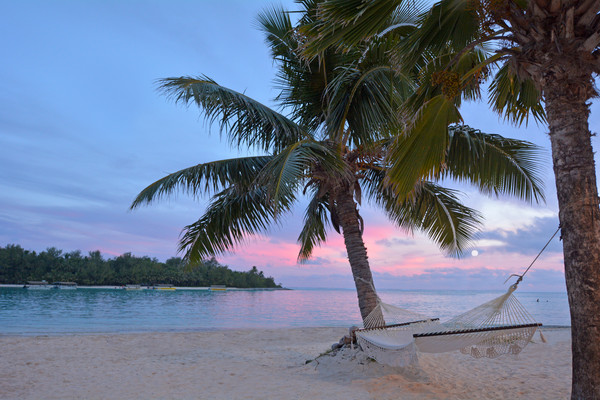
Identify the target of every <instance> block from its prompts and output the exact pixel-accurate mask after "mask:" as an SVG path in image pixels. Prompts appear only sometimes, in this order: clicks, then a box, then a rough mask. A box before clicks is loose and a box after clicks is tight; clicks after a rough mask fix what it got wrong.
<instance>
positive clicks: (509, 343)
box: [356, 284, 541, 367]
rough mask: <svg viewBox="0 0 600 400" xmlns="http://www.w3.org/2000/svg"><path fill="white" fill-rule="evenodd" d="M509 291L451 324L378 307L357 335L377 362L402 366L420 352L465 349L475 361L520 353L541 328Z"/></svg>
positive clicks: (362, 345) (455, 318)
mask: <svg viewBox="0 0 600 400" xmlns="http://www.w3.org/2000/svg"><path fill="white" fill-rule="evenodd" d="M516 289H517V285H516V284H515V285H512V286H511V287H510V288H509V289H508V292H506V293H505V294H503V295H502V296H500V297H497V298H495V299H493V300H491V301H489V302H487V303H485V304H482V305H480V306H479V307H476V308H474V309H472V310H470V311H467V312H465V313H464V314H461V315H459V316H457V317H454V318H452V319H451V320H449V321H447V322H444V323H440V322H439V320H438V319H432V318H428V317H426V316H424V315H422V314H418V313H414V312H411V311H408V310H404V309H402V308H399V307H394V306H391V305H389V304H385V303H382V302H381V301H379V302H378V305H377V307H375V309H374V310H373V311H372V312H371V313H370V314H369V315H368V316H367V318H365V321H364V328H363V329H359V330H358V331H356V338H357V340H358V343H359V345H360V346H361V348H362V349H363V351H365V352H366V353H367V355H368V356H369V357H371V358H373V359H375V360H376V361H377V362H379V363H382V364H388V365H391V366H396V367H403V366H407V365H410V364H413V363H415V362H416V361H417V351H419V352H423V353H443V352H447V351H454V350H460V351H461V352H462V353H464V354H469V355H471V356H473V357H476V358H480V357H488V358H495V357H498V356H500V355H502V354H513V355H516V354H519V353H520V352H521V350H523V348H524V347H525V346H526V345H527V344H528V343H529V341H530V340H531V338H532V337H533V335H534V333H535V331H536V329H537V328H538V327H539V326H541V324H539V323H537V322H536V321H535V320H534V319H533V317H532V316H531V314H529V313H528V312H527V310H525V308H524V307H523V306H522V305H521V303H519V301H518V300H517V299H516V298H515V297H514V296H513V294H512V293H513V292H514V291H515V290H516Z"/></svg>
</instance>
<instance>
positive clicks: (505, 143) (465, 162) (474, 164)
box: [442, 125, 545, 202]
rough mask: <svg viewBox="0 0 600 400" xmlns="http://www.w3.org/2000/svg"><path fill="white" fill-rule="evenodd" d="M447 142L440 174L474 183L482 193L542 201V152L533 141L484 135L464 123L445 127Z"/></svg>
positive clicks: (543, 199)
mask: <svg viewBox="0 0 600 400" xmlns="http://www.w3.org/2000/svg"><path fill="white" fill-rule="evenodd" d="M449 133H450V143H449V147H448V155H447V157H446V169H445V170H444V171H443V173H442V176H448V177H452V178H454V179H457V180H458V181H461V182H468V183H471V184H473V185H475V186H476V187H477V188H478V189H479V190H480V191H481V192H483V193H486V194H493V195H499V194H507V195H510V196H514V197H516V198H518V199H521V200H525V201H528V202H533V201H535V202H543V201H545V197H544V184H543V179H542V176H541V175H542V170H543V166H544V162H543V159H544V157H543V156H544V154H543V152H542V149H541V148H540V147H538V146H536V145H534V144H533V143H530V142H527V141H523V140H516V139H507V138H504V137H502V136H500V135H492V134H486V133H483V132H481V131H479V130H476V129H473V128H471V127H469V126H466V125H453V126H450V127H449Z"/></svg>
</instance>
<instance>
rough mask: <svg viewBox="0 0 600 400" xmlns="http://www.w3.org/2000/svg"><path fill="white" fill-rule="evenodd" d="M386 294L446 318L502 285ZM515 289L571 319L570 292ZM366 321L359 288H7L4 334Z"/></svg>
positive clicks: (549, 321) (544, 317) (538, 310)
mask: <svg viewBox="0 0 600 400" xmlns="http://www.w3.org/2000/svg"><path fill="white" fill-rule="evenodd" d="M379 294H380V296H381V298H382V300H383V301H384V302H386V303H389V304H393V305H396V306H399V307H402V308H407V309H409V310H413V311H416V312H420V313H422V314H426V315H429V316H431V317H439V318H440V319H441V320H442V321H444V320H446V319H449V318H450V317H452V316H455V315H458V314H460V313H462V312H464V311H467V310H469V309H471V308H473V307H476V306H478V305H480V304H482V303H484V302H486V301H488V300H491V299H493V298H494V297H497V296H499V295H501V294H502V292H497V291H420V290H411V291H399V290H393V291H392V290H384V291H381V292H380V293H379ZM516 296H517V298H518V299H519V300H520V301H521V303H522V304H523V305H524V306H525V308H526V309H527V310H528V311H529V312H530V313H531V314H532V315H533V316H534V317H536V319H537V320H538V321H539V322H542V323H543V324H544V325H546V326H568V325H570V321H569V309H568V303H567V295H566V293H547V292H544V293H531V292H522V293H520V292H517V293H516ZM538 300H539V301H538ZM359 324H360V314H359V311H358V305H357V299H356V292H355V291H354V290H329V289H297V290H277V291H266V290H248V291H246V290H244V291H237V290H236V291H234V290H228V291H226V292H210V291H201V290H176V291H155V290H138V291H125V290H115V289H89V288H79V289H77V290H25V289H22V288H7V287H1V288H0V334H4V335H62V334H74V333H126V332H132V333H133V332H156V331H158V332H186V331H199V330H215V329H234V328H289V327H314V326H340V327H349V326H351V325H359Z"/></svg>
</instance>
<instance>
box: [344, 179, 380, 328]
mask: <svg viewBox="0 0 600 400" xmlns="http://www.w3.org/2000/svg"><path fill="white" fill-rule="evenodd" d="M336 198H337V213H338V216H339V220H340V225H341V227H342V230H343V235H344V243H345V244H346V251H347V253H348V261H349V262H350V268H351V269H352V276H353V277H354V284H355V285H356V293H357V296H358V307H359V309H360V315H361V316H362V319H363V321H364V320H365V318H366V317H367V316H368V315H369V313H370V312H371V311H372V310H373V309H374V308H375V307H376V306H377V293H376V292H375V287H374V285H373V276H372V274H371V268H370V266H369V260H368V258H367V248H366V247H365V242H364V241H363V237H362V233H361V228H360V224H359V221H358V212H357V209H356V203H355V202H354V197H353V194H352V192H351V191H350V190H343V191H341V192H340V193H338V195H337V196H336Z"/></svg>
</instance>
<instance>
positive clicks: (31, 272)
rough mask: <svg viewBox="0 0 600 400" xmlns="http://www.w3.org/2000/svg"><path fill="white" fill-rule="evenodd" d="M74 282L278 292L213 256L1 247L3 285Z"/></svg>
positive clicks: (267, 281)
mask: <svg viewBox="0 0 600 400" xmlns="http://www.w3.org/2000/svg"><path fill="white" fill-rule="evenodd" d="M41 280H46V281H48V282H56V281H71V282H77V284H79V285H116V286H119V285H127V284H171V285H174V286H210V285H227V286H232V287H239V288H277V287H281V286H280V285H276V284H275V281H274V279H273V278H272V277H265V276H264V274H263V272H262V271H259V270H258V269H257V268H256V267H252V269H250V270H249V271H247V272H239V271H232V270H231V269H229V268H228V267H227V266H225V265H221V264H219V262H218V261H217V260H216V259H215V258H214V257H213V258H212V259H210V260H205V261H202V262H201V263H199V264H198V265H194V266H190V265H188V264H187V263H186V262H185V261H184V260H182V259H181V258H179V257H173V258H169V259H168V260H167V261H166V262H160V261H159V260H158V259H156V258H150V257H136V256H133V255H131V253H125V254H123V255H121V256H118V257H115V258H107V259H105V258H103V257H102V254H100V252H99V251H91V252H89V253H88V255H85V256H84V255H82V253H81V251H79V250H77V251H72V252H69V253H64V252H63V251H62V250H59V249H57V248H54V247H50V248H48V249H46V251H42V252H40V253H37V252H35V251H29V250H24V249H23V248H22V247H21V246H19V245H13V244H9V245H7V246H6V247H0V283H17V284H20V283H25V282H27V281H41Z"/></svg>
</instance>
